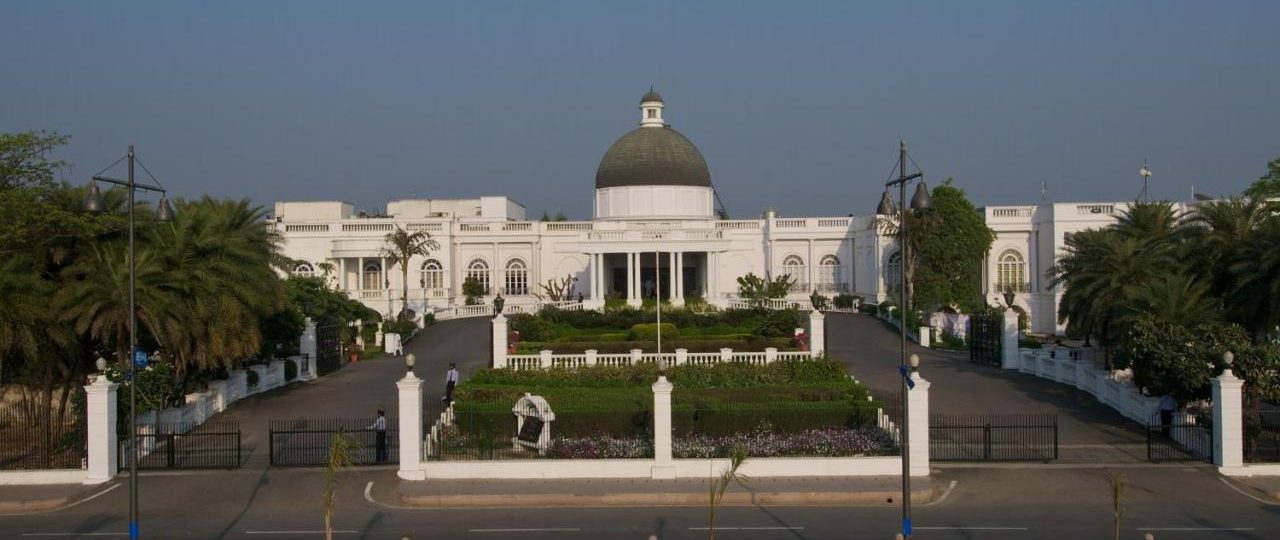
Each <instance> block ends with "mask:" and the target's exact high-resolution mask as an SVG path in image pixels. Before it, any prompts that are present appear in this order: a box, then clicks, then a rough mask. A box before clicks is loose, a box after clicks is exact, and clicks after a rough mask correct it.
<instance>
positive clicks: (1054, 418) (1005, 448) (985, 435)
mask: <svg viewBox="0 0 1280 540" xmlns="http://www.w3.org/2000/svg"><path fill="white" fill-rule="evenodd" d="M929 459H931V460H933V461H1053V460H1056V459H1058V415H1056V414H931V415H929Z"/></svg>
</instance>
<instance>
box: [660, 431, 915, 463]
mask: <svg viewBox="0 0 1280 540" xmlns="http://www.w3.org/2000/svg"><path fill="white" fill-rule="evenodd" d="M738 445H741V446H742V447H743V448H746V450H747V456H750V457H801V456H808V457H850V456H887V455H897V453H898V448H897V446H896V445H895V444H894V443H893V440H892V439H890V438H889V434H888V433H886V432H885V431H884V430H882V429H879V428H875V427H864V428H856V429H849V428H837V427H824V428H817V429H807V430H804V431H800V432H795V433H785V432H780V431H777V430H774V429H772V428H770V427H769V426H768V425H767V424H761V425H760V426H757V427H756V429H753V430H751V431H750V432H747V433H735V434H732V435H691V436H688V437H683V438H677V439H676V440H675V441H673V443H672V448H671V452H672V454H673V455H674V456H675V457H678V458H716V457H727V456H728V455H729V453H730V451H731V450H732V449H733V448H734V447H735V446H738Z"/></svg>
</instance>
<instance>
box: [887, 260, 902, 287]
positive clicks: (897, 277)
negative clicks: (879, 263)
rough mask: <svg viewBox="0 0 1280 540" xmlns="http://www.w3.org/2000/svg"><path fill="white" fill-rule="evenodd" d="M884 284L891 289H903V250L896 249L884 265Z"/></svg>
mask: <svg viewBox="0 0 1280 540" xmlns="http://www.w3.org/2000/svg"><path fill="white" fill-rule="evenodd" d="M884 285H885V288H886V289H889V290H890V291H898V290H900V289H902V252H901V251H896V252H894V253H893V254H892V255H890V256H889V262H888V263H887V264H885V267H884Z"/></svg>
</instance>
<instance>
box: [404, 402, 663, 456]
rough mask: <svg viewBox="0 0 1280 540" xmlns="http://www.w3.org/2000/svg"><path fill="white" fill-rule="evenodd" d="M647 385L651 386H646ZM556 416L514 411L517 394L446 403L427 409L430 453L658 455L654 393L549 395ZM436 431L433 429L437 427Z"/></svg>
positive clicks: (481, 454)
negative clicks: (446, 411)
mask: <svg viewBox="0 0 1280 540" xmlns="http://www.w3.org/2000/svg"><path fill="white" fill-rule="evenodd" d="M645 390H647V389H645ZM546 399H547V405H548V407H549V408H550V412H551V413H552V415H554V416H553V417H552V416H550V415H548V416H546V417H545V418H544V417H543V416H542V415H540V414H526V415H523V417H522V416H521V415H517V414H515V413H513V412H512V404H514V403H516V399H512V398H504V399H501V400H496V401H492V402H468V401H459V402H455V403H454V407H453V410H452V414H451V416H449V417H448V418H447V421H444V422H442V421H440V417H441V413H442V412H444V407H443V404H440V407H439V408H437V407H436V406H435V405H434V404H429V405H428V407H427V409H426V411H425V418H424V420H425V423H426V424H427V425H426V426H424V428H425V433H426V434H427V440H428V441H427V447H426V448H425V449H424V455H425V456H426V459H430V460H442V461H466V460H491V459H504V460H505V459H538V458H541V459H571V458H582V459H632V458H651V457H653V397H652V394H648V395H644V394H641V395H640V396H639V397H637V398H636V399H630V400H629V399H626V398H622V399H613V398H602V397H600V396H594V395H585V396H577V395H570V396H555V395H548V396H547V398H546ZM433 426H434V427H435V432H434V433H433V432H432V427H433Z"/></svg>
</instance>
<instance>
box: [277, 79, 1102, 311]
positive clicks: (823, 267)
mask: <svg viewBox="0 0 1280 540" xmlns="http://www.w3.org/2000/svg"><path fill="white" fill-rule="evenodd" d="M640 111H641V121H640V126H639V127H637V128H635V129H634V130H632V131H630V132H628V133H627V134H625V135H623V136H622V137H621V138H620V139H618V141H617V142H615V143H614V144H613V145H612V146H611V147H610V148H609V150H608V151H606V152H605V155H604V157H603V158H602V159H601V161H600V165H599V167H598V169H597V171H596V183H595V199H594V211H593V215H594V218H593V219H591V220H590V221H559V222H556V221H530V220H527V219H526V216H525V208H524V207H523V206H522V205H520V204H519V203H518V202H516V201H514V200H512V199H510V198H507V197H480V198H477V199H462V200H440V199H424V200H401V201H395V202H391V203H389V204H388V205H387V208H386V213H385V215H381V216H376V217H368V216H364V215H358V214H356V212H355V210H354V208H353V207H352V205H350V204H347V203H343V202H336V201H320V202H278V203H276V205H275V214H274V216H273V219H272V226H273V227H275V228H276V229H277V230H278V231H279V232H280V233H281V234H282V235H283V237H284V238H285V246H284V253H285V255H287V256H288V257H290V258H292V259H295V260H297V261H299V263H298V265H297V267H296V268H295V269H294V273H295V274H297V275H314V276H324V277H325V278H326V279H328V280H329V281H330V283H331V284H332V286H334V287H335V288H337V289H340V290H343V291H346V292H347V293H348V294H349V295H350V296H351V297H352V298H355V299H358V300H360V301H362V302H364V303H365V304H366V305H368V306H369V307H371V308H373V309H375V310H377V311H379V312H381V313H383V314H385V315H392V314H394V313H398V312H399V311H400V310H401V308H402V307H405V306H401V305H400V304H401V296H402V292H403V288H404V286H405V284H404V283H402V282H401V279H402V275H403V274H402V271H401V269H400V268H396V267H391V266H390V265H389V264H388V261H387V260H386V259H385V258H384V257H382V256H381V255H380V253H381V250H382V248H383V247H384V245H385V241H384V238H385V236H386V235H387V234H388V233H390V232H392V231H393V230H395V229H396V228H403V229H406V230H409V231H425V232H427V233H429V234H430V235H431V237H432V238H433V239H435V240H436V241H437V242H438V243H439V246H440V248H439V249H438V250H435V251H433V252H432V253H431V254H430V255H429V256H426V257H418V258H415V259H414V260H412V261H411V262H410V264H409V279H408V281H409V283H408V289H409V302H408V306H407V307H408V308H410V309H413V310H415V311H416V312H419V313H421V312H424V310H430V309H435V308H442V307H448V306H455V305H460V304H462V303H463V301H464V297H463V294H462V283H463V281H464V280H465V279H466V278H468V277H474V278H476V280H477V281H479V282H480V283H481V285H482V286H483V287H484V288H485V290H486V293H487V295H486V298H485V301H488V300H490V299H491V298H492V297H493V296H494V295H496V294H499V293H500V294H502V295H503V296H504V297H507V298H508V299H509V301H511V302H520V301H521V300H529V301H532V300H535V299H536V297H537V296H538V295H543V296H545V295H544V292H545V291H544V287H543V286H544V284H546V283H547V282H548V281H549V280H560V279H564V278H566V277H567V278H570V279H571V280H573V287H574V289H573V297H574V298H577V297H578V296H579V295H580V296H581V297H582V298H583V301H584V303H585V304H586V305H587V306H588V307H592V306H601V305H603V304H604V302H605V299H606V298H609V297H617V298H625V299H626V301H627V302H628V303H630V304H632V305H639V304H640V303H641V302H642V299H643V298H646V297H653V296H661V297H662V298H664V299H670V300H671V301H672V302H673V303H674V304H677V305H679V304H682V303H684V301H685V299H686V298H692V297H700V298H703V299H705V300H707V301H708V302H711V303H714V304H720V305H725V304H727V303H728V302H730V301H732V300H733V299H735V298H736V297H737V291H738V285H737V279H738V278H739V277H741V276H745V275H747V274H749V273H751V274H755V275H757V276H762V277H765V276H778V275H783V274H785V275H789V276H791V277H792V278H793V279H794V280H795V285H794V286H793V287H792V289H791V292H790V295H789V296H790V298H792V299H795V300H803V301H807V297H808V296H809V294H810V293H811V292H812V291H814V290H817V291H818V292H820V293H822V294H825V295H835V294H840V293H848V294H854V295H858V296H862V297H863V298H865V299H867V300H868V301H882V300H884V299H886V298H888V297H889V296H890V292H891V291H892V290H894V289H895V284H896V283H897V279H898V276H900V272H901V268H902V265H901V258H900V256H899V255H898V250H897V244H896V242H895V241H894V238H892V237H886V236H884V235H883V234H880V232H879V228H878V227H877V226H876V223H877V221H878V220H879V219H885V218H888V217H889V216H877V215H875V214H871V215H862V216H843V217H841V216H832V217H794V218H793V217H781V216H778V215H776V214H775V213H774V212H772V211H766V212H764V214H763V215H762V216H761V217H760V218H757V219H719V218H718V217H717V216H716V212H715V192H714V188H713V187H712V184H711V174H710V171H709V169H708V167H707V164H706V161H705V159H704V158H703V156H702V154H701V152H700V151H699V150H698V148H697V147H696V146H695V145H694V144H693V143H692V142H691V141H690V140H689V139H688V138H686V137H685V136H684V135H682V134H680V133H679V132H677V131H676V130H675V129H673V128H671V127H670V126H668V125H667V123H666V121H665V118H664V102H663V100H662V98H661V96H659V95H658V94H657V93H656V92H653V91H652V90H651V91H650V92H649V93H647V94H645V96H644V97H643V98H642V99H641V103H640ZM1124 207H1125V205H1124V204H1123V203H1096V204H1095V203H1090V204H1066V203H1053V204H1041V205H1038V206H1000V207H987V208H983V209H981V211H982V212H984V215H985V217H986V221H987V223H988V225H989V226H991V228H992V229H994V230H995V232H996V241H995V243H994V245H993V246H992V249H991V252H990V253H989V255H988V257H987V261H986V264H985V265H984V276H983V279H984V283H985V288H986V293H987V294H988V297H989V300H990V302H991V303H993V304H1003V300H1002V295H1001V293H1002V292H1003V291H1005V290H1013V291H1015V304H1016V305H1017V306H1019V307H1020V308H1021V309H1023V310H1025V311H1026V312H1027V313H1028V315H1029V316H1030V319H1031V330H1032V331H1034V332H1041V333H1058V332H1060V331H1061V330H1062V325H1061V324H1059V323H1058V321H1057V317H1056V306H1057V300H1058V298H1060V296H1061V291H1060V290H1059V289H1058V288H1056V287H1053V286H1052V285H1051V283H1050V282H1049V279H1048V278H1047V277H1046V276H1045V271H1046V270H1048V269H1049V268H1050V267H1051V266H1052V265H1053V263H1054V261H1055V259H1056V257H1057V256H1058V255H1059V254H1060V253H1061V252H1062V250H1063V248H1064V245H1065V244H1064V243H1065V236H1066V235H1067V234H1069V233H1071V232H1075V231H1079V230H1083V229H1086V228H1097V227H1103V226H1106V225H1108V224H1110V223H1111V222H1112V221H1114V218H1115V216H1116V215H1117V213H1118V212H1120V211H1121V210H1123V209H1124Z"/></svg>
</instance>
